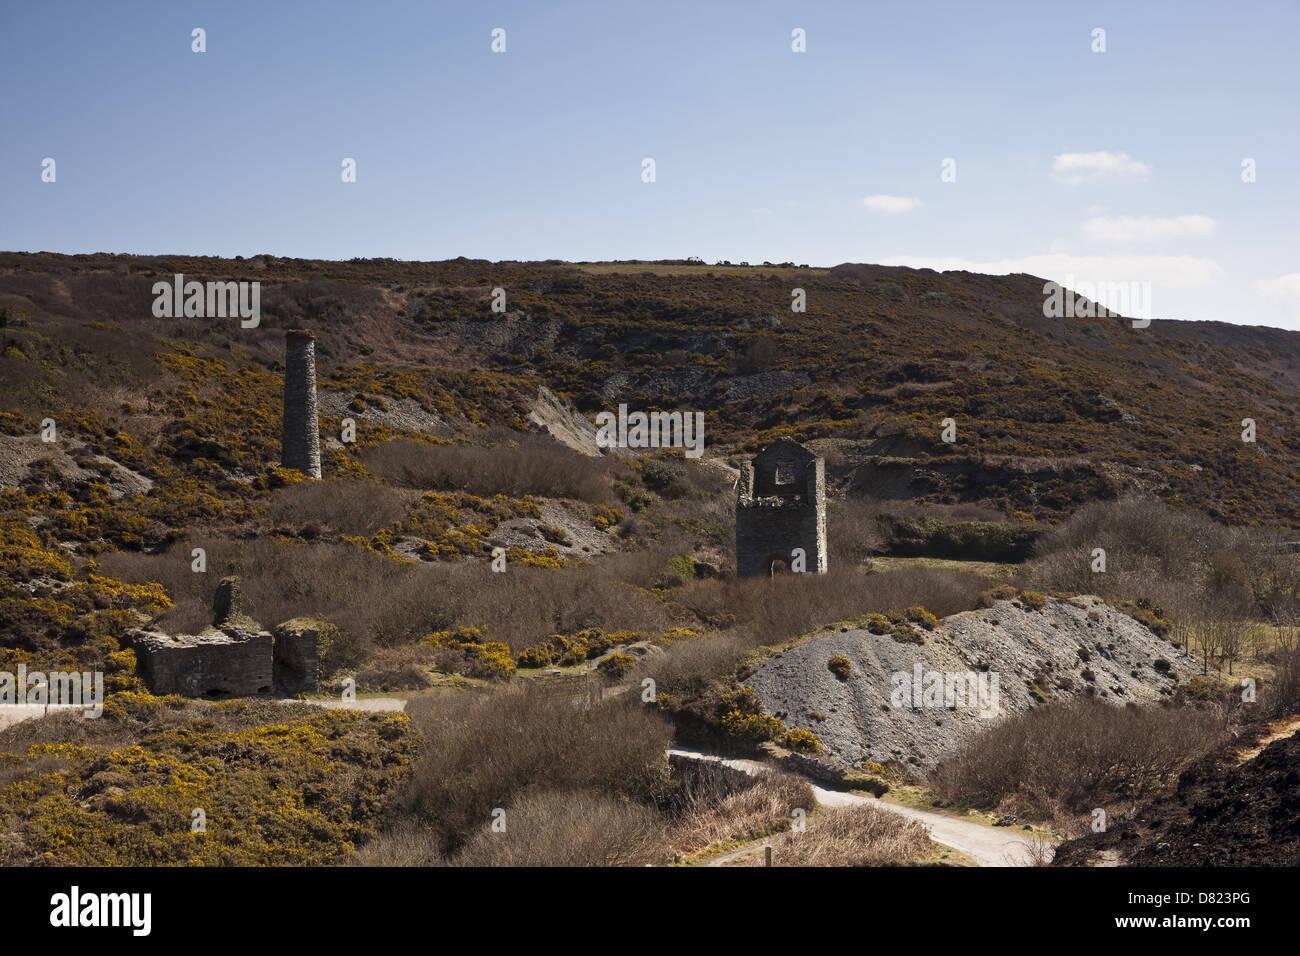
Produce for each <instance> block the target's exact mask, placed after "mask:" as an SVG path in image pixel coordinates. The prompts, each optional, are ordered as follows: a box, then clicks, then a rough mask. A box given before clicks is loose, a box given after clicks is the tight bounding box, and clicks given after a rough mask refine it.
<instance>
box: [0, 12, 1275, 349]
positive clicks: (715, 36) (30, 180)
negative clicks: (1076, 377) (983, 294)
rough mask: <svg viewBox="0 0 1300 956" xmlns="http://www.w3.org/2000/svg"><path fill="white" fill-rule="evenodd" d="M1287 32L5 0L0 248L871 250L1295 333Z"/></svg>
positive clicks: (1200, 15) (1218, 18)
mask: <svg viewBox="0 0 1300 956" xmlns="http://www.w3.org/2000/svg"><path fill="white" fill-rule="evenodd" d="M195 27H202V28H203V29H204V30H205V31H206V41H207V52H205V53H201V54H200V53H194V52H192V50H191V42H192V41H191V31H192V29H193V28H195ZM497 27H500V28H503V29H504V30H505V31H506V52H505V53H500V54H497V53H493V52H492V50H491V42H492V38H491V32H492V30H493V29H494V28H497ZM795 28H801V29H803V30H804V31H805V32H806V46H807V51H806V52H804V53H795V52H793V51H792V49H791V31H792V30H794V29H795ZM1096 28H1102V29H1104V30H1105V31H1106V38H1105V39H1106V51H1105V52H1104V53H1096V52H1093V50H1092V46H1093V44H1094V41H1093V36H1092V33H1093V30H1094V29H1096ZM1298 37H1300V2H1296V0H1290V2H1251V3H1243V4H1227V3H1222V2H1220V3H1191V2H1172V0H1151V2H1141V3H1135V2H1133V0H1128V2H1123V3H1113V4H1112V3H1070V2H1026V3H1004V2H996V0H989V2H987V3H984V2H981V3H975V2H965V0H957V2H933V3H927V2H857V3H808V2H801V3H770V2H752V0H749V2H743V3H742V2H734V3H732V2H726V3H723V2H716V3H710V2H701V0H695V2H687V3H678V2H670V0H656V2H654V3H625V2H616V0H604V2H589V3H587V2H583V3H542V2H536V0H535V2H531V3H438V2H429V0H425V2H405V0H392V2H385V0H371V2H366V3H357V2H349V3H334V2H312V3H288V2H285V3H278V2H273V0H262V2H241V0H234V2H229V0H227V2H219V3H218V2H212V3H187V2H152V0H140V2H93V3H92V2H84V3H68V2H61V0H41V2H18V0H0V83H3V86H2V87H0V88H3V89H4V90H5V98H4V99H5V105H4V107H3V111H2V112H0V248H3V249H8V250H32V251H35V250H50V251H56V252H70V253H71V252H98V251H107V252H135V253H190V254H211V255H225V256H233V255H236V254H243V255H251V254H255V253H258V252H272V253H275V254H278V255H288V256H299V257H322V258H338V259H346V258H351V257H353V256H393V257H396V258H402V259H444V258H452V257H455V256H459V255H465V256H470V257H475V258H486V259H493V260H501V259H547V258H558V259H575V260H577V259H592V260H594V259H623V258H642V259H652V258H681V257H685V256H699V257H702V258H704V259H705V260H707V261H710V262H712V261H716V260H721V259H729V260H731V261H733V262H739V261H742V260H743V261H749V262H762V261H764V260H770V261H773V262H783V261H794V262H796V263H804V262H806V263H810V264H814V265H834V264H836V263H839V262H845V261H852V262H882V263H888V264H907V265H915V266H930V267H934V268H967V269H972V270H976V271H988V272H1020V271H1025V272H1031V273H1034V274H1036V275H1042V276H1044V277H1046V278H1052V279H1057V280H1059V281H1066V280H1067V279H1068V278H1071V277H1073V278H1074V279H1078V280H1085V281H1099V282H1110V281H1134V282H1139V281H1140V282H1149V283H1150V288H1151V299H1152V309H1153V312H1154V314H1155V315H1156V316H1158V317H1168V318H1188V319H1222V320H1226V321H1233V322H1243V323H1252V324H1267V325H1278V326H1283V327H1289V328H1300V254H1298V253H1300V241H1298V239H1297V235H1298V234H1300V230H1298V229H1297V225H1296V217H1297V214H1300V66H1297V57H1296V53H1295V49H1296V44H1297V38H1298ZM47 157H48V158H52V159H54V160H55V163H56V167H55V170H56V180H55V182H52V183H51V182H42V179H41V174H42V161H43V160H44V159H45V158H47ZM647 157H650V158H653V159H654V160H655V174H656V175H655V181H654V182H653V183H646V182H643V181H642V175H641V173H642V160H643V159H644V158H647ZM344 158H353V159H355V160H356V168H357V181H356V182H355V183H344V182H342V181H341V177H340V171H341V164H342V161H343V159H344ZM948 158H951V159H953V160H955V161H956V180H955V181H954V182H943V181H941V178H940V173H941V168H942V167H941V164H942V162H943V161H944V160H945V159H948ZM1246 158H1251V159H1254V160H1255V163H1256V181H1255V182H1253V183H1244V182H1243V181H1242V168H1241V163H1242V160H1243V159H1246Z"/></svg>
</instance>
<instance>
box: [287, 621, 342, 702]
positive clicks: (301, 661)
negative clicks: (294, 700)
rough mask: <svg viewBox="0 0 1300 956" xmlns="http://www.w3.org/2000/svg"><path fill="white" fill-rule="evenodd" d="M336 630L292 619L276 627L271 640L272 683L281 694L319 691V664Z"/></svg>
mask: <svg viewBox="0 0 1300 956" xmlns="http://www.w3.org/2000/svg"><path fill="white" fill-rule="evenodd" d="M337 631H338V629H337V628H336V627H334V625H333V624H330V623H329V622H327V621H320V620H316V619H315V618H309V617H295V618H294V619H293V620H291V621H285V622H284V623H283V624H281V625H280V626H278V627H277V628H276V629H275V630H274V631H273V632H272V636H273V637H274V638H275V662H274V671H275V683H276V686H277V687H279V688H280V689H281V690H283V691H284V692H285V693H289V694H296V693H299V692H300V691H317V690H320V662H321V659H322V658H324V657H327V656H328V655H329V652H330V647H331V646H332V645H333V642H334V636H335V634H336V633H337Z"/></svg>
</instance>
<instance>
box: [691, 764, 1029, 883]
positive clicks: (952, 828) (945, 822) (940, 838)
mask: <svg viewBox="0 0 1300 956" xmlns="http://www.w3.org/2000/svg"><path fill="white" fill-rule="evenodd" d="M668 753H669V754H670V755H676V756H679V757H685V758H687V759H690V760H712V761H717V762H719V763H721V764H723V765H724V766H727V767H732V768H734V769H736V770H741V771H743V772H745V773H749V774H753V773H757V772H759V771H760V770H764V769H767V768H765V767H764V765H763V764H761V763H758V762H757V761H754V760H733V759H730V758H726V757H718V756H714V755H713V754H707V753H704V752H703V751H700V750H686V749H683V748H680V747H673V748H671V749H669V751H668ZM808 782H809V784H810V785H811V786H812V789H813V794H814V795H815V796H816V797H817V802H818V803H820V804H821V805H822V806H826V807H847V806H853V805H855V804H862V803H869V804H871V805H873V806H876V807H879V808H880V809H881V810H888V811H889V812H890V813H897V814H899V815H900V816H904V817H911V818H912V819H913V820H920V821H921V822H922V823H924V824H925V826H926V827H927V829H929V831H930V839H932V840H934V841H935V842H936V843H942V844H943V845H944V846H950V847H952V848H953V849H954V850H960V851H961V852H962V853H965V854H966V855H967V856H969V857H970V858H971V859H973V860H974V861H975V862H976V863H978V864H979V865H980V866H1030V865H1032V864H1033V861H1034V859H1035V852H1036V850H1037V846H1036V843H1035V841H1034V840H1033V839H1032V838H1031V837H1027V836H1024V835H1022V834H1020V833H1017V832H1015V831H1014V830H1000V829H994V828H993V827H987V826H984V825H983V824H979V823H970V822H968V821H966V820H957V819H955V818H953V817H948V816H944V815H943V814H942V813H932V812H930V811H929V810H917V809H915V808H914V807H900V806H898V805H897V804H893V803H886V802H885V801H883V800H878V799H877V798H875V797H868V796H864V795H862V794H858V793H844V792H843V791H840V790H827V789H826V788H825V787H820V786H818V785H817V784H815V783H813V782H812V781H811V780H810V781H808Z"/></svg>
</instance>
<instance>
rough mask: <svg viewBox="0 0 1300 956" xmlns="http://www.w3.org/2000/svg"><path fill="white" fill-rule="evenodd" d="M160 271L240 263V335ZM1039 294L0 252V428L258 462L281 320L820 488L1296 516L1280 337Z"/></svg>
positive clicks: (357, 375)
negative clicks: (688, 432) (658, 432)
mask: <svg viewBox="0 0 1300 956" xmlns="http://www.w3.org/2000/svg"><path fill="white" fill-rule="evenodd" d="M176 273H183V274H184V275H185V276H186V278H187V279H189V278H193V279H199V280H228V279H236V280H257V281H260V282H261V283H262V291H261V309H262V320H261V325H260V327H258V328H256V329H248V330H244V329H241V328H239V323H238V321H237V320H235V319H198V318H188V319H185V318H182V319H157V318H154V317H153V315H152V313H151V306H152V303H153V298H154V297H153V293H152V291H151V288H152V285H153V283H154V282H156V281H159V280H161V279H170V278H171V277H172V276H173V275H175V274H176ZM495 288H501V289H504V290H505V297H506V299H505V301H506V311H505V312H504V313H494V312H493V311H492V309H491V302H492V290H493V289H495ZM795 288H801V289H803V290H804V293H805V295H806V302H807V311H806V312H803V313H796V312H792V311H791V301H792V290H794V289H795ZM1042 304H1043V280H1042V279H1038V278H1034V277H1032V276H1027V275H1013V276H986V275H977V274H973V273H966V272H949V273H937V272H934V271H931V270H916V269H908V268H901V267H883V266H872V265H852V264H845V265H841V266H836V267H835V268H832V269H829V270H827V269H810V268H803V267H798V266H793V265H790V264H784V265H780V266H771V265H762V266H748V267H741V266H730V265H725V266H709V265H702V264H695V263H688V262H684V261H683V262H673V263H626V262H624V263H594V264H593V263H584V264H572V263H564V262H544V263H491V262H487V261H483V260H468V259H457V260H452V261H448V262H429V263H422V262H401V261H395V260H374V259H371V260H353V261H350V262H328V261H314V260H302V259H287V258H280V257H276V256H272V255H259V256H255V257H252V258H248V259H238V260H229V259H215V258H195V257H186V256H125V255H109V254H94V255H78V256H62V255H52V254H44V253H41V254H21V253H4V254H0V431H4V432H7V433H9V434H11V435H27V434H34V433H35V432H36V431H37V429H38V427H39V423H40V421H41V420H42V419H43V418H45V417H47V416H53V417H56V418H58V419H59V420H60V421H61V422H64V423H66V425H67V427H68V428H70V429H71V430H72V433H73V434H74V435H75V437H77V438H78V439H79V440H82V441H88V442H89V443H90V445H91V447H92V448H93V449H94V451H95V452H97V453H100V454H107V455H110V456H111V457H112V458H113V459H114V460H115V461H118V462H121V463H122V464H123V465H125V466H127V467H129V468H133V469H136V470H137V471H141V472H142V473H144V474H149V470H148V468H147V467H144V466H146V465H147V464H148V461H147V459H149V458H150V457H151V456H153V455H155V454H164V455H167V456H169V457H170V458H171V459H172V460H183V459H185V456H187V455H188V456H189V458H190V459H199V458H208V459H211V458H212V457H213V456H218V457H220V456H222V455H224V456H226V457H227V458H228V459H229V462H228V464H229V465H231V466H238V467H243V468H254V467H256V466H257V465H258V463H259V462H260V463H262V464H263V465H265V464H267V463H273V462H274V461H275V460H276V455H277V454H278V440H279V436H278V422H279V404H278V403H279V396H278V393H277V388H278V375H279V371H280V363H281V362H282V359H283V340H282V336H281V334H280V333H281V332H282V331H283V330H284V329H285V328H290V327H297V326H306V327H309V328H311V329H313V330H314V331H315V332H316V334H317V337H318V345H317V350H318V361H319V363H320V369H321V386H322V388H323V389H330V390H334V391H340V392H352V393H356V394H359V395H361V396H363V400H364V396H379V397H381V398H382V397H385V396H387V398H389V399H402V400H409V402H410V403H417V404H419V405H421V406H423V408H424V410H425V411H426V412H427V413H428V414H429V415H430V416H433V417H434V418H436V419H437V420H440V421H443V422H445V423H446V424H447V426H448V427H449V428H451V429H453V430H465V429H468V430H469V433H471V434H472V433H473V430H474V429H477V428H478V427H479V426H482V425H500V426H505V427H510V428H519V429H523V428H526V427H527V417H528V414H529V409H530V406H531V404H532V402H533V401H534V399H535V398H536V395H537V393H538V388H539V386H546V387H547V388H549V389H551V390H552V391H554V392H555V393H556V394H557V395H559V396H561V397H562V398H564V399H566V400H567V401H569V402H571V403H572V404H574V405H575V406H576V407H577V408H578V409H579V410H580V411H582V412H584V413H586V414H587V415H588V416H591V415H594V413H595V412H596V411H599V410H604V409H612V408H615V407H616V406H617V405H618V404H619V403H627V404H628V405H629V406H631V407H633V408H653V407H658V408H665V409H667V408H681V409H692V410H696V409H699V410H703V411H704V412H705V413H706V414H705V419H706V438H707V440H708V454H710V455H716V454H726V453H729V452H733V451H746V450H751V449H755V448H758V447H760V446H762V445H763V444H765V443H767V442H769V441H771V440H772V439H774V438H777V437H780V436H789V437H793V438H795V439H798V440H801V441H815V447H817V448H818V451H819V452H820V453H822V454H824V455H826V457H827V462H828V473H829V475H830V479H831V482H832V485H833V486H834V487H835V489H836V490H837V491H838V492H854V491H856V492H865V493H873V494H877V495H881V496H884V497H889V498H898V499H911V498H917V499H921V500H925V501H935V502H939V501H942V502H949V503H955V502H968V501H979V502H985V503H988V504H992V505H995V506H996V507H998V508H999V509H1001V510H1002V511H1003V512H1005V513H1007V514H1013V513H1017V512H1019V513H1021V515H1022V516H1033V517H1036V518H1040V519H1049V520H1050V519H1054V518H1058V517H1060V516H1062V515H1063V514H1065V513H1068V512H1069V511H1071V510H1073V509H1074V508H1075V507H1077V506H1078V505H1079V504H1081V503H1083V502H1085V501H1088V500H1092V499H1097V498H1107V497H1114V496H1115V495H1117V494H1119V493H1120V492H1121V491H1123V490H1125V489H1127V488H1133V487H1137V488H1142V489H1145V490H1149V491H1154V492H1156V493H1157V494H1160V495H1161V496H1163V497H1166V498H1168V499H1170V500H1171V501H1173V502H1175V503H1181V504H1184V505H1188V506H1193V507H1196V508H1198V509H1200V510H1203V511H1205V512H1207V513H1209V514H1210V515H1212V516H1214V517H1216V518H1218V519H1220V520H1224V521H1229V522H1239V523H1272V522H1278V523H1282V524H1285V525H1289V526H1295V525H1297V524H1300V442H1297V438H1298V437H1300V417H1298V416H1297V399H1298V398H1300V364H1298V361H1297V360H1298V359H1300V334H1298V333H1293V332H1285V331H1280V330H1276V329H1269V328H1263V327H1248V326H1238V325H1230V324H1226V323H1217V322H1195V323H1193V322H1179V321H1167V320H1160V321H1156V322H1153V323H1152V324H1151V326H1150V327H1149V328H1145V329H1134V328H1132V326H1131V324H1130V322H1129V321H1127V320H1125V319H1122V318H1118V317H1110V318H1095V319H1049V318H1045V317H1044V315H1043V309H1042ZM412 407H413V405H412ZM945 418H951V419H953V420H954V421H955V423H956V428H957V440H956V442H955V443H952V444H947V443H944V442H943V441H941V440H940V430H941V424H940V423H941V421H942V420H943V419H945ZM1245 418H1251V419H1254V421H1255V422H1256V427H1257V434H1258V441H1257V443H1255V444H1246V443H1243V441H1242V439H1241V433H1242V420H1243V419H1245ZM119 435H125V436H128V437H129V438H130V442H129V443H127V445H128V447H122V446H123V444H124V441H125V439H119V437H118V436H119ZM110 446H115V447H110Z"/></svg>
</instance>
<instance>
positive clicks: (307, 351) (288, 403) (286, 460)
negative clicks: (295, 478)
mask: <svg viewBox="0 0 1300 956" xmlns="http://www.w3.org/2000/svg"><path fill="white" fill-rule="evenodd" d="M280 464H281V465H282V466H284V467H285V468H296V469H297V470H298V471H301V472H302V473H303V474H304V475H306V476H307V477H308V478H319V477H320V420H319V418H318V415H317V410H316V337H315V336H314V335H312V334H311V333H310V332H306V331H303V330H302V329H290V330H289V331H288V332H286V333H285V334H284V436H283V440H282V444H281V450H280Z"/></svg>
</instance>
